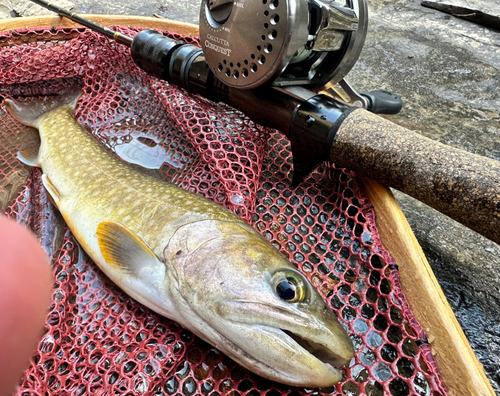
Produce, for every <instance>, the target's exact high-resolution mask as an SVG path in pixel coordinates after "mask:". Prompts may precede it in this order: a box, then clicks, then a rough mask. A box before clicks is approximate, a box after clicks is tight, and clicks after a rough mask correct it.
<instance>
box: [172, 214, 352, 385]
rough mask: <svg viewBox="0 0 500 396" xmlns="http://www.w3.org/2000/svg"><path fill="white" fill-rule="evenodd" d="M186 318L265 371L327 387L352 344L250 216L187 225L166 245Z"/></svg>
mask: <svg viewBox="0 0 500 396" xmlns="http://www.w3.org/2000/svg"><path fill="white" fill-rule="evenodd" d="M164 254H165V260H166V263H167V267H168V268H171V270H170V271H167V272H169V273H170V274H169V276H168V280H167V282H168V285H169V287H170V295H171V298H172V302H173V304H174V305H176V308H177V311H178V312H181V313H182V319H181V320H180V322H181V324H183V325H184V326H186V327H188V328H190V329H191V330H192V331H193V332H194V333H195V334H197V335H198V336H200V337H201V338H203V339H205V340H206V341H208V342H209V343H211V344H212V345H214V346H216V347H217V348H219V349H220V350H222V351H223V352H224V353H226V354H227V355H228V356H230V357H231V358H232V359H233V360H235V361H237V362H239V363H240V364H242V365H243V366H244V367H246V368H248V369H250V370H251V371H253V372H255V373H257V374H260V375H262V376H263V377H266V378H269V379H273V380H276V381H278V382H282V383H286V384H289V385H295V386H312V387H326V386H331V385H333V384H335V383H337V382H339V381H340V380H342V376H343V372H342V370H340V369H339V367H340V366H343V365H345V364H347V363H349V361H350V360H351V358H352V356H353V353H354V349H353V345H352V341H351V339H350V338H349V336H348V334H347V332H346V331H345V329H344V328H343V327H342V325H341V324H340V323H339V321H338V320H337V317H336V315H335V314H334V312H333V311H332V310H331V308H330V307H328V306H327V304H326V303H325V301H324V300H323V298H322V297H321V296H320V295H319V293H318V292H317V290H316V289H315V288H314V287H313V286H312V285H311V284H310V283H309V281H308V280H307V278H306V277H305V276H304V275H303V274H302V273H300V272H299V271H297V269H296V268H295V267H294V266H293V265H292V264H291V263H290V262H289V261H288V260H286V259H285V258H283V257H282V255H281V254H280V253H279V251H278V250H277V249H275V248H274V247H273V246H272V245H271V244H270V243H269V242H268V241H267V240H265V239H264V238H263V237H262V236H261V235H260V234H258V233H257V232H256V231H255V230H254V229H253V228H252V227H250V226H249V225H248V224H246V223H235V222H228V221H217V220H205V221H200V222H197V223H193V224H189V225H186V226H183V227H181V228H180V229H179V230H178V231H177V232H176V233H175V235H174V236H173V237H172V238H171V240H170V242H169V244H168V246H167V248H166V249H165V250H164Z"/></svg>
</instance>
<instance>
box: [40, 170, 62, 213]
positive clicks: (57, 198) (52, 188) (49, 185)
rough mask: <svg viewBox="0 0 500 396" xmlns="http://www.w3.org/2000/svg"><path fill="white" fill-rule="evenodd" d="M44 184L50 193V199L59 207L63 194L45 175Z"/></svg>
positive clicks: (43, 176) (43, 177)
mask: <svg viewBox="0 0 500 396" xmlns="http://www.w3.org/2000/svg"><path fill="white" fill-rule="evenodd" d="M42 184H43V186H44V187H45V189H46V190H47V192H48V193H49V195H50V197H51V198H52V200H53V201H54V203H55V204H56V205H57V204H58V203H59V201H60V200H61V194H60V193H59V191H58V190H57V188H56V187H55V186H54V184H52V181H51V180H50V179H49V177H48V176H47V175H46V174H45V173H44V174H43V175H42Z"/></svg>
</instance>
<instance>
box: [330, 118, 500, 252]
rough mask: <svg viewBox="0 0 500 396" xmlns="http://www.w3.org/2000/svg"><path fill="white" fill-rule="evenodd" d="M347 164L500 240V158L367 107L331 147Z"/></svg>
mask: <svg viewBox="0 0 500 396" xmlns="http://www.w3.org/2000/svg"><path fill="white" fill-rule="evenodd" d="M330 156H331V160H332V161H333V162H334V163H335V164H336V165H339V166H341V167H346V168H349V169H352V170H354V171H355V172H357V173H359V174H360V175H363V176H366V177H369V178H372V179H375V180H378V181H380V182H381V183H383V184H386V185H388V186H390V187H394V188H395V189H397V190H400V191H402V192H404V193H406V194H408V195H411V196H412V197H414V198H416V199H418V200H419V201H422V202H424V203H426V204H427V205H429V206H431V207H433V208H434V209H437V210H438V211H440V212H441V213H443V214H445V215H447V216H449V217H451V218H452V219H454V220H457V221H458V222H460V223H462V224H464V225H465V226H467V227H469V228H471V229H473V230H475V231H477V232H479V233H480V234H482V235H484V236H486V237H487V238H489V239H491V240H492V241H494V242H496V243H500V162H499V161H495V160H493V159H490V158H486V157H482V156H479V155H476V154H472V153H469V152H467V151H464V150H460V149H457V148H454V147H451V146H447V145H444V144H441V143H439V142H436V141H434V140H431V139H428V138H426V137H424V136H422V135H420V134H418V133H416V132H413V131H410V130H408V129H406V128H404V127H401V126H398V125H396V124H394V123H392V122H390V121H388V120H386V119H384V118H381V117H379V116H377V115H375V114H372V113H370V112H368V111H366V110H364V109H357V110H355V111H353V112H352V113H350V114H349V115H348V116H347V117H346V118H345V120H344V121H343V123H342V125H341V126H340V128H339V129H338V131H337V134H336V137H335V141H334V143H333V145H332V147H331V151H330Z"/></svg>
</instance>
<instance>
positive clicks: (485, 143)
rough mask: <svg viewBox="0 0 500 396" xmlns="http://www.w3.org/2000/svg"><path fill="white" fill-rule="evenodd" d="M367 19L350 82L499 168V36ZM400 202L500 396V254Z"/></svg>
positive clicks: (140, 9) (406, 2)
mask: <svg viewBox="0 0 500 396" xmlns="http://www.w3.org/2000/svg"><path fill="white" fill-rule="evenodd" d="M14 3H15V4H14ZM199 3H200V1H199V0H180V1H178V0H177V1H174V0H143V1H141V2H140V4H137V3H136V2H133V1H131V0H122V1H115V2H112V3H111V2H102V1H97V0H71V2H70V1H65V0H58V1H57V4H58V5H61V6H71V5H74V7H73V9H72V10H73V12H82V13H93V14H99V13H103V14H131V15H132V14H134V15H145V16H152V15H153V14H158V15H160V16H163V17H166V18H170V19H176V20H181V21H184V22H190V23H197V21H198V12H199ZM27 5H29V2H28V0H15V1H14V0H0V17H3V18H5V17H15V16H19V15H22V16H27V15H31V12H36V11H35V9H32V8H28V7H27ZM369 11H370V12H369V15H370V26H369V31H368V36H367V40H366V44H365V47H364V49H363V52H362V53H361V57H360V60H359V61H358V63H357V64H356V66H355V67H354V68H353V70H352V71H351V73H350V74H349V76H348V79H349V81H350V82H351V84H352V85H353V86H354V87H355V88H356V89H358V90H360V91H370V90H374V89H387V90H389V91H393V92H395V93H397V94H399V95H401V97H402V98H403V100H404V103H405V105H404V107H403V110H402V112H401V113H400V114H398V115H397V116H392V117H391V120H393V121H394V122H396V123H398V124H400V125H403V126H405V127H407V128H410V129H413V130H417V131H419V132H420V133H422V134H423V135H425V136H427V137H430V138H432V139H435V140H438V141H440V142H442V143H446V144H450V145H452V146H455V147H460V148H463V149H465V150H468V151H470V152H473V153H476V154H480V155H485V156H488V157H490V158H493V159H496V160H500V113H499V112H500V35H499V34H498V32H497V31H494V30H491V29H488V28H485V27H482V26H479V25H476V24H474V23H471V22H468V21H466V20H461V19H458V18H455V17H453V16H450V15H448V14H444V13H441V12H439V11H437V10H433V9H429V8H424V7H422V6H421V5H420V1H419V0H372V1H371V2H370V9H369ZM42 13H44V14H45V13H47V12H45V11H42V12H41V14H42ZM396 198H397V199H398V201H399V202H400V204H401V206H402V208H403V211H404V212H405V214H406V216H407V218H408V220H409V222H410V225H411V226H412V228H413V231H414V232H415V234H416V236H417V239H418V240H419V242H420V244H421V245H422V247H423V249H424V252H425V254H426V256H427V258H428V260H429V262H430V263H431V265H432V267H433V269H434V271H435V273H436V276H437V278H438V280H439V281H440V283H441V285H442V287H443V290H444V291H445V294H446V295H447V297H448V299H449V301H450V304H451V305H452V307H453V309H454V311H455V314H456V315H457V318H458V320H459V322H460V323H461V325H462V327H463V328H464V331H465V333H466V335H467V337H468V339H469V341H470V343H471V345H472V347H473V348H474V350H475V352H476V354H477V356H478V358H479V359H480V361H481V362H482V364H483V365H484V367H485V371H486V372H487V375H488V377H489V379H490V381H491V383H492V385H493V387H494V389H495V391H496V392H497V393H499V394H500V328H499V324H498V323H500V274H499V273H500V246H499V245H496V244H494V243H493V242H491V241H489V240H487V239H486V238H483V237H481V236H480V235H478V234H476V233H474V232H473V231H470V230H469V229H467V228H465V227H463V226H461V225H460V224H458V223H456V222H454V221H453V220H450V219H449V218H447V217H445V216H443V215H441V214H440V213H438V212H436V211H435V210H433V209H431V208H429V207H427V206H426V205H424V204H422V203H420V202H418V201H416V200H414V199H412V198H410V197H408V196H406V195H404V194H402V193H399V192H396ZM472 215H473V213H471V216H472ZM499 232H500V231H499Z"/></svg>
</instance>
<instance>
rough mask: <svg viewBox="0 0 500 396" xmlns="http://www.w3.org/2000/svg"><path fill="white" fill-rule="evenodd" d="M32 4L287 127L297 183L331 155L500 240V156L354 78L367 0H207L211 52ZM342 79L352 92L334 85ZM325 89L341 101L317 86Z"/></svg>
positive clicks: (201, 90) (176, 80)
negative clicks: (415, 117)
mask: <svg viewBox="0 0 500 396" xmlns="http://www.w3.org/2000/svg"><path fill="white" fill-rule="evenodd" d="M31 1H32V2H34V3H36V4H38V5H41V6H43V7H45V8H48V9H49V10H51V11H54V12H57V13H58V14H59V15H61V16H63V17H66V18H69V19H71V20H73V21H74V22H76V23H79V24H81V25H83V26H86V27H88V28H89V29H92V30H95V31H97V32H99V33H102V34H104V35H106V37H108V38H110V39H112V40H115V41H116V42H118V43H120V44H123V45H126V46H128V47H130V51H131V56H132V58H133V60H134V62H135V63H136V64H137V65H138V66H139V67H140V68H141V69H143V70H145V71H146V72H148V73H150V74H152V75H154V76H156V77H158V78H161V79H163V80H166V81H168V82H170V83H173V84H176V85H178V86H179V87H182V88H184V89H186V90H187V91H189V92H191V93H194V94H199V95H202V96H204V97H206V98H208V99H210V100H212V101H215V102H224V103H227V104H229V105H231V106H233V107H235V108H237V109H238V110H241V111H242V112H243V113H245V114H246V115H247V116H248V117H250V118H251V119H253V120H254V121H255V122H257V123H259V124H261V125H264V126H267V127H271V128H275V129H278V130H280V131H282V132H283V133H284V134H285V135H286V136H287V137H288V138H289V140H290V142H291V147H292V154H293V162H294V176H293V183H295V184H296V183H298V182H300V180H301V178H302V177H303V176H304V175H306V174H307V173H308V172H309V171H311V170H312V169H313V168H314V166H315V165H317V164H318V163H319V162H322V161H325V160H331V161H332V162H334V163H335V164H336V165H337V166H340V167H345V168H348V169H351V170H354V171H355V172H356V173H358V174H360V175H363V176H365V177H368V178H372V179H375V180H378V181H380V182H381V183H383V184H386V185H388V186H390V187H394V188H396V189H398V190H400V191H402V192H404V193H406V194H408V195H411V196H413V197H414V198H416V199H418V200H420V201H422V202H424V203H426V204H428V205H430V206H431V207H433V208H435V209H437V210H438V211H440V212H442V213H444V214H446V215H448V216H449V217H451V218H453V219H455V220H457V221H459V222H461V223H462V224H464V225H466V226H467V227H469V228H471V229H473V230H475V231H477V232H479V233H481V234H482V235H484V236H486V237H487V238H489V239H491V240H493V241H495V242H497V243H500V232H499V229H500V162H498V161H495V160H492V159H489V158H486V157H482V156H479V155H475V154H472V153H469V152H467V151H464V150H460V149H456V148H453V147H450V146H446V145H444V144H441V143H439V142H436V141H433V140H431V139H428V138H426V137H424V136H422V135H420V134H418V133H415V132H412V131H410V130H407V129H405V128H403V127H400V126H398V125H396V124H394V123H392V122H390V121H388V120H386V119H384V118H381V117H379V116H377V115H376V114H374V113H386V114H394V113H397V112H398V111H399V110H400V109H401V105H402V103H401V100H400V98H399V97H398V96H397V95H393V94H391V93H389V92H386V91H374V92H371V93H367V94H359V93H357V92H356V91H355V90H354V89H353V88H352V87H351V86H350V85H349V84H347V82H346V81H345V80H344V77H345V75H346V74H347V73H348V71H349V70H350V69H351V67H352V66H353V65H354V64H355V62H356V61H357V59H358V57H359V53H360V51H361V48H362V46H363V44H364V39H365V36H366V27H367V12H366V2H365V1H364V0H350V1H349V0H348V1H347V2H346V3H340V2H337V1H327V0H324V1H320V0H262V1H259V2H255V1H252V2H251V1H248V2H245V1H239V2H238V1H233V0H202V4H201V9H200V41H201V44H202V48H198V47H196V46H194V45H190V44H187V43H185V42H183V41H179V40H174V39H171V38H168V37H166V36H164V35H163V34H161V33H159V32H157V31H154V30H143V31H141V32H139V33H138V34H137V35H135V36H134V37H133V38H132V37H128V36H126V35H123V34H121V33H119V32H115V31H113V30H111V29H108V28H106V27H103V26H100V25H98V24H96V23H94V22H92V21H90V20H88V19H86V18H83V17H81V16H78V15H76V14H71V13H69V12H68V11H66V10H63V9H61V8H60V7H57V6H55V5H53V4H52V3H49V2H46V1H44V0H31ZM337 83H338V84H339V85H340V86H341V87H342V88H343V91H344V92H343V94H344V95H343V94H342V93H341V92H339V91H338V90H333V89H332V87H333V86H334V85H335V84H337ZM325 89H326V90H327V91H328V93H330V94H333V95H334V96H335V98H333V97H331V96H329V95H325V94H322V93H318V92H319V91H322V90H325ZM346 94H347V95H346ZM346 96H347V98H346ZM369 110H371V111H372V112H370V111H369Z"/></svg>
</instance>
